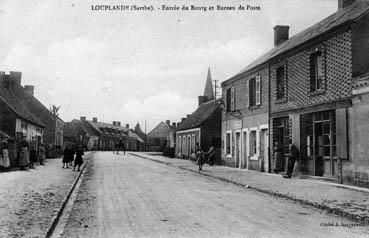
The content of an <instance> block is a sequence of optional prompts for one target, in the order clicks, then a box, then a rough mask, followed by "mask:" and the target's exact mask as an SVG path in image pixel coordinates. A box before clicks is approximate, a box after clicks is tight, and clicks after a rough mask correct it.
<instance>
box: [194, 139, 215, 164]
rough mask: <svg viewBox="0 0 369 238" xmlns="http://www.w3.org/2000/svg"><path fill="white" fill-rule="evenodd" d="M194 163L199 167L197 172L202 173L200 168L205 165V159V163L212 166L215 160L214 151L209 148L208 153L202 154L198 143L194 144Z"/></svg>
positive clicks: (212, 148)
mask: <svg viewBox="0 0 369 238" xmlns="http://www.w3.org/2000/svg"><path fill="white" fill-rule="evenodd" d="M195 155H196V163H197V164H198V165H199V171H202V166H203V165H204V164H205V163H206V157H207V162H208V163H209V166H213V165H214V160H215V150H214V147H213V146H210V148H209V151H208V152H204V151H203V150H202V149H201V147H200V145H199V143H196V154H195Z"/></svg>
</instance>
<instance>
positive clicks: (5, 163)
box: [0, 136, 10, 171]
mask: <svg viewBox="0 0 369 238" xmlns="http://www.w3.org/2000/svg"><path fill="white" fill-rule="evenodd" d="M0 162H1V164H0V166H1V169H2V170H4V171H9V169H10V161H9V151H8V137H7V136H6V137H5V138H4V140H3V142H2V144H1V158H0Z"/></svg>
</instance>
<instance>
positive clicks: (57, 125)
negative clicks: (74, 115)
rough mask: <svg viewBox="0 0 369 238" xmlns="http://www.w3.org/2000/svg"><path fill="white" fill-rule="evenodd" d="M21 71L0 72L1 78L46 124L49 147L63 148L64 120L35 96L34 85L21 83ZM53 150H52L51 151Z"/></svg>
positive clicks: (45, 130) (46, 138)
mask: <svg viewBox="0 0 369 238" xmlns="http://www.w3.org/2000/svg"><path fill="white" fill-rule="evenodd" d="M21 76H22V74H21V73H20V72H10V74H5V73H4V72H0V80H1V82H2V84H3V86H4V87H5V88H8V89H9V90H10V91H11V92H12V94H14V95H15V96H16V97H17V98H18V99H19V100H21V102H22V103H23V104H24V105H25V106H26V107H27V109H28V110H29V111H31V112H32V113H33V114H34V115H36V116H37V118H38V119H39V120H40V121H41V122H42V124H43V125H45V129H44V133H43V135H44V138H43V142H44V144H45V145H46V147H47V148H49V147H50V148H61V146H62V145H63V126H64V121H63V120H62V119H60V118H59V117H58V116H56V115H54V114H53V113H52V112H51V111H50V110H49V108H48V107H46V106H44V105H43V104H42V103H41V102H40V101H39V100H38V99H37V98H36V97H35V96H34V86H33V85H25V86H24V87H23V86H22V85H21ZM50 152H51V151H50Z"/></svg>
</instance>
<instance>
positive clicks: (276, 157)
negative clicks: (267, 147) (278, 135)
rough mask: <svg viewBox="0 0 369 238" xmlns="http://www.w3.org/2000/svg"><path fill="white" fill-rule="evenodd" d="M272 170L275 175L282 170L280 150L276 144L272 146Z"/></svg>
mask: <svg viewBox="0 0 369 238" xmlns="http://www.w3.org/2000/svg"><path fill="white" fill-rule="evenodd" d="M273 170H274V172H275V173H278V172H280V171H282V170H283V156H282V149H281V147H280V146H279V144H278V142H276V143H275V144H274V154H273Z"/></svg>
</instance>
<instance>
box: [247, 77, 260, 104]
mask: <svg viewBox="0 0 369 238" xmlns="http://www.w3.org/2000/svg"><path fill="white" fill-rule="evenodd" d="M248 87H249V90H248V91H249V107H253V106H256V105H259V104H260V88H261V86H260V76H259V75H258V76H256V77H255V78H252V79H250V80H249V83H248Z"/></svg>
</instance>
